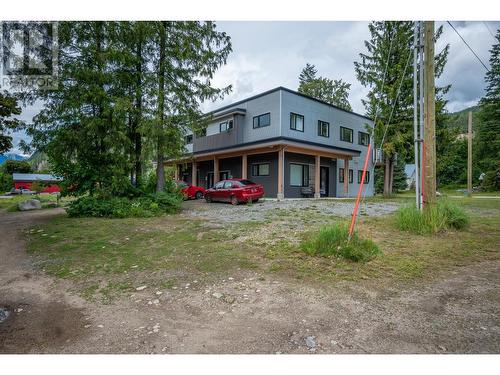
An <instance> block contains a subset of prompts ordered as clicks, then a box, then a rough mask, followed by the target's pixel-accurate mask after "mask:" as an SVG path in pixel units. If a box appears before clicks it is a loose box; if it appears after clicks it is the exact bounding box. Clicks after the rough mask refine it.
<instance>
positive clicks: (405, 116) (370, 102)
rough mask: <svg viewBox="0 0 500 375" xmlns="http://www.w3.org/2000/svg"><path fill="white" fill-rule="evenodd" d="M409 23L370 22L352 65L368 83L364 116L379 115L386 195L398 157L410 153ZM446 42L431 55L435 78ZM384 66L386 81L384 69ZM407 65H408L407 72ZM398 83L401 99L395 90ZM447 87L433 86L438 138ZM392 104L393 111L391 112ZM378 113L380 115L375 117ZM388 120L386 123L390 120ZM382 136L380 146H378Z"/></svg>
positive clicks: (377, 133)
mask: <svg viewBox="0 0 500 375" xmlns="http://www.w3.org/2000/svg"><path fill="white" fill-rule="evenodd" d="M413 26H414V23H413V22H408V21H377V22H372V23H370V24H369V25H368V28H369V31H370V35H371V38H370V40H367V41H365V47H366V49H367V53H360V54H359V56H360V61H356V62H355V63H354V68H355V71H356V76H357V78H358V79H359V81H360V82H361V84H362V85H363V86H365V87H368V88H369V89H370V91H369V92H368V97H367V99H366V100H363V104H364V106H365V108H366V114H367V116H369V117H371V118H375V117H376V118H377V121H376V124H375V129H374V138H375V145H376V147H382V149H383V153H384V159H385V166H384V195H386V196H387V195H390V194H391V193H392V191H393V188H392V185H393V173H394V167H395V162H396V155H398V158H402V159H403V160H407V161H410V160H411V157H412V155H413V72H412V67H411V59H412V57H413V50H412V45H413ZM442 31H443V29H442V27H440V28H438V29H437V31H436V33H435V39H438V38H439V36H440V35H441V33H442ZM448 51H449V46H448V45H447V46H445V48H444V49H443V50H442V51H440V52H439V53H438V54H436V55H435V57H434V58H435V69H436V70H435V74H436V78H437V77H439V76H440V75H441V74H442V72H443V69H444V66H445V64H446V59H447V56H448ZM386 66H387V73H386V75H385V82H383V78H384V72H385V69H386ZM405 66H406V67H407V69H406V73H405V74H404V75H403V72H404V71H405ZM400 85H401V90H400V93H399V97H398V98H397V101H396V97H397V93H398V88H399V86H400ZM449 88H450V86H445V87H439V88H436V133H437V134H438V137H439V132H440V129H441V128H442V127H443V126H444V125H443V120H444V119H443V116H442V114H443V113H444V106H445V104H446V101H445V100H444V99H443V94H445V93H446V92H447V91H448V90H449ZM393 106H394V111H393V113H392V118H391V111H392V108H393ZM376 112H377V113H378V115H377V116H375V114H376ZM390 118H391V121H390V124H389V126H388V127H387V132H386V134H385V138H384V133H385V130H386V125H387V124H388V123H389V119H390ZM382 140H384V144H383V145H381V142H382Z"/></svg>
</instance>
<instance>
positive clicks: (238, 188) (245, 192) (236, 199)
mask: <svg viewBox="0 0 500 375" xmlns="http://www.w3.org/2000/svg"><path fill="white" fill-rule="evenodd" d="M263 196H264V187H263V186H262V185H259V184H256V183H255V182H252V181H250V180H244V179H241V178H231V179H229V180H223V181H219V182H217V183H216V184H215V185H214V187H213V188H211V189H208V190H206V191H205V200H206V201H207V202H208V203H210V202H213V201H219V202H231V204H233V205H237V204H238V203H241V202H248V201H252V202H257V201H258V200H259V198H262V197H263Z"/></svg>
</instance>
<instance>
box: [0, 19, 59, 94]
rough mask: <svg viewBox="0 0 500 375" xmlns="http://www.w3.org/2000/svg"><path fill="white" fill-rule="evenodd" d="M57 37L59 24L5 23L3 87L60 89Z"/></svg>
mask: <svg viewBox="0 0 500 375" xmlns="http://www.w3.org/2000/svg"><path fill="white" fill-rule="evenodd" d="M57 36H58V35H57V22H45V21H42V22H33V21H29V22H12V21H5V22H2V23H1V25H0V38H1V60H0V88H2V89H11V90H12V91H23V90H30V89H47V90H54V89H57V64H58V38H57Z"/></svg>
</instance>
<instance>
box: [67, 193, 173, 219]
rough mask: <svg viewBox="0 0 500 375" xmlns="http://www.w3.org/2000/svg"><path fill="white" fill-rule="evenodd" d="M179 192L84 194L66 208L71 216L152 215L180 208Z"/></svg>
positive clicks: (118, 216)
mask: <svg viewBox="0 0 500 375" xmlns="http://www.w3.org/2000/svg"><path fill="white" fill-rule="evenodd" d="M181 202H182V195H180V194H178V193H160V194H148V195H144V196H140V197H137V198H132V199H129V198H125V197H113V198H103V197H97V196H83V197H80V198H78V199H76V200H74V201H72V202H71V203H70V204H69V206H68V207H67V208H66V211H67V212H68V215H69V216H70V217H115V218H125V217H151V216H158V215H162V214H165V213H175V212H177V211H178V210H179V209H180V204H181Z"/></svg>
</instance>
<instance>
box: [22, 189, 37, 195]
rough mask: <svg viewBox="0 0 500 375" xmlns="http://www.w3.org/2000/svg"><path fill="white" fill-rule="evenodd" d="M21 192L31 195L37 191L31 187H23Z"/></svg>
mask: <svg viewBox="0 0 500 375" xmlns="http://www.w3.org/2000/svg"><path fill="white" fill-rule="evenodd" d="M21 194H28V195H31V194H35V192H34V191H31V190H30V189H21Z"/></svg>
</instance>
